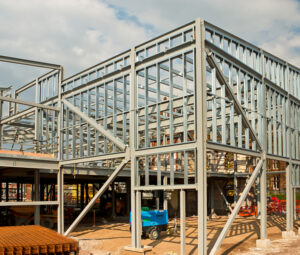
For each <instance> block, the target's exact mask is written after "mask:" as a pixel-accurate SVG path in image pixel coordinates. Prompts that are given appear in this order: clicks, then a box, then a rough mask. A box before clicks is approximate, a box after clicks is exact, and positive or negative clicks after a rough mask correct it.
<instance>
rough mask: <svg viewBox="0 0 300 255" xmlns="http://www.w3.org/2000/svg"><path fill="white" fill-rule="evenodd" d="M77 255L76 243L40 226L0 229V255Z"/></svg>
mask: <svg viewBox="0 0 300 255" xmlns="http://www.w3.org/2000/svg"><path fill="white" fill-rule="evenodd" d="M27 254H28V255H30V254H78V242H77V241H75V240H73V239H70V238H67V237H65V236H63V235H60V234H58V233H56V232H55V231H53V230H50V229H47V228H44V227H41V226H35V225H34V226H13V227H0V255H27Z"/></svg>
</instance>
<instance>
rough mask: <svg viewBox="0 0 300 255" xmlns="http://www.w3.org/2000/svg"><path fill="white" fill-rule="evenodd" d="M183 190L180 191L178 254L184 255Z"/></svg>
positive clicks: (184, 204)
mask: <svg viewBox="0 0 300 255" xmlns="http://www.w3.org/2000/svg"><path fill="white" fill-rule="evenodd" d="M185 215H186V202H185V190H183V189H182V190H180V254H185Z"/></svg>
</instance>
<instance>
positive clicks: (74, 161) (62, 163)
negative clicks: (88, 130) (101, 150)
mask: <svg viewBox="0 0 300 255" xmlns="http://www.w3.org/2000/svg"><path fill="white" fill-rule="evenodd" d="M126 155H127V154H126V153H124V152H122V153H113V154H103V155H99V156H92V157H86V158H77V159H69V160H62V161H60V162H59V165H60V166H65V165H70V164H80V163H87V162H94V161H103V160H112V159H118V158H125V157H126Z"/></svg>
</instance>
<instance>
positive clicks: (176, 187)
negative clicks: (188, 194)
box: [134, 184, 197, 191]
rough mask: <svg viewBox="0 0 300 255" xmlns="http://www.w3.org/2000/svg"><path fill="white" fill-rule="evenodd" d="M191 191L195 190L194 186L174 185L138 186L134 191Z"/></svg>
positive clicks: (195, 186)
mask: <svg viewBox="0 0 300 255" xmlns="http://www.w3.org/2000/svg"><path fill="white" fill-rule="evenodd" d="M181 189H185V190H192V189H197V185H196V184H175V185H167V184H164V185H149V186H148V185H147V186H139V187H135V188H134V190H149V191H150V190H181Z"/></svg>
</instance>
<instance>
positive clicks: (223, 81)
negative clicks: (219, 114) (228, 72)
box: [206, 49, 262, 150]
mask: <svg viewBox="0 0 300 255" xmlns="http://www.w3.org/2000/svg"><path fill="white" fill-rule="evenodd" d="M206 54H207V58H206V59H207V63H208V64H209V65H210V67H211V68H215V69H216V76H217V79H218V81H219V82H220V83H221V84H224V85H225V90H226V92H227V94H228V96H229V98H230V99H232V100H233V101H234V107H235V110H236V111H237V112H238V113H239V114H241V115H242V121H243V124H244V125H245V126H246V127H247V128H248V129H249V131H250V136H251V139H254V140H255V141H256V142H257V144H258V147H259V149H261V150H262V145H261V142H260V141H259V139H258V137H257V135H256V133H255V131H254V129H253V128H252V126H251V124H250V122H249V120H248V118H247V116H246V114H245V112H244V110H243V107H242V105H241V104H240V102H239V100H238V99H237V98H236V96H235V94H234V92H233V90H232V88H231V87H230V85H229V84H228V82H227V80H226V78H225V75H224V73H223V72H222V70H221V69H220V67H219V65H218V63H217V61H216V59H215V57H214V56H213V53H212V52H211V51H210V50H208V49H206Z"/></svg>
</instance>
